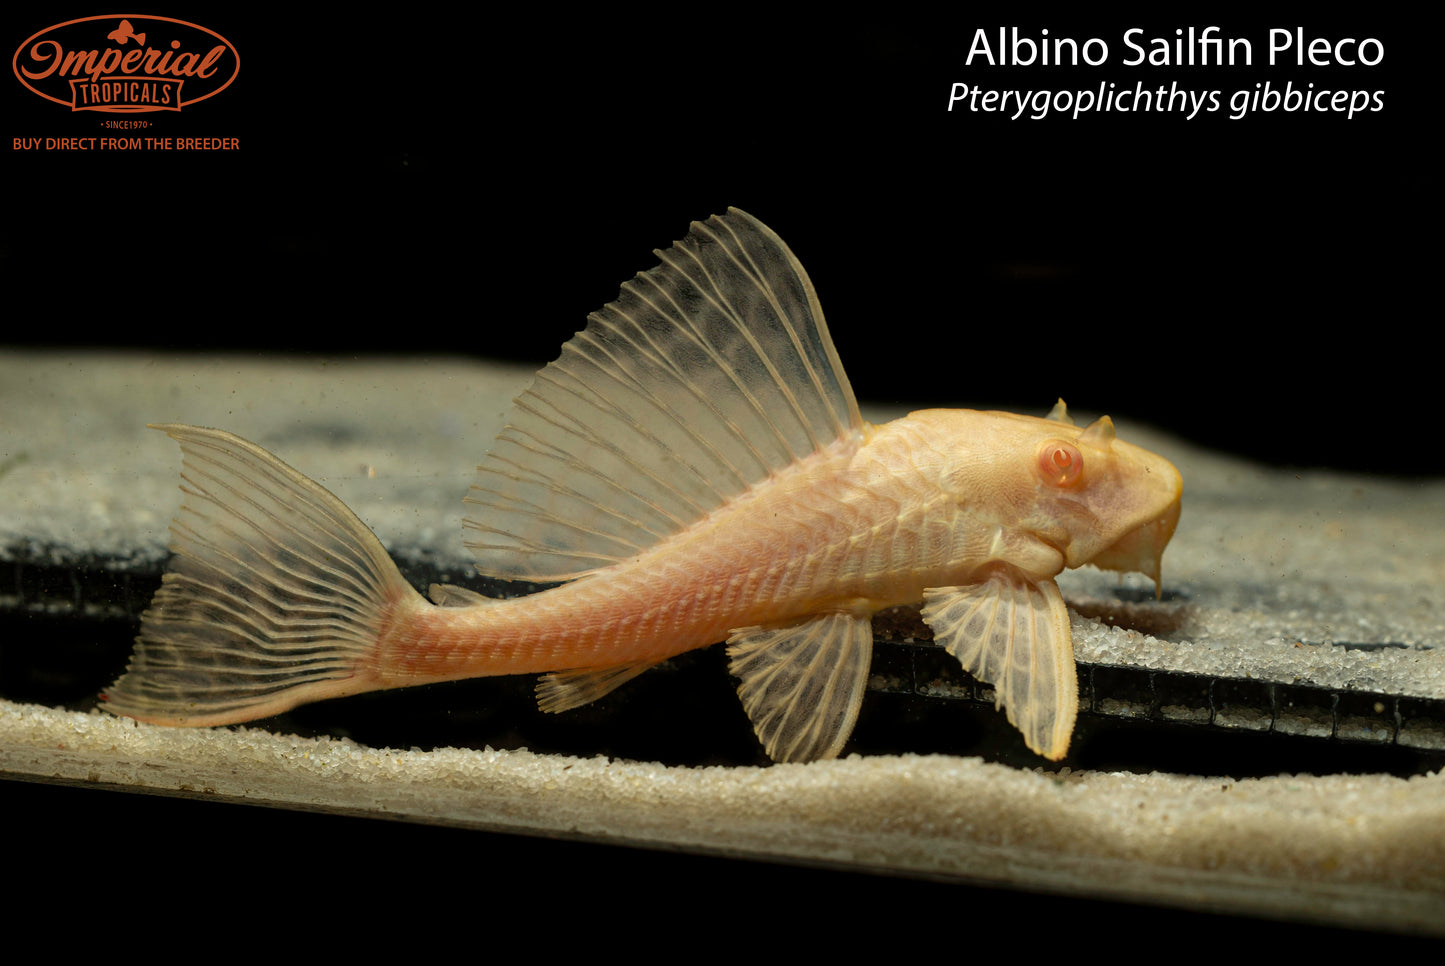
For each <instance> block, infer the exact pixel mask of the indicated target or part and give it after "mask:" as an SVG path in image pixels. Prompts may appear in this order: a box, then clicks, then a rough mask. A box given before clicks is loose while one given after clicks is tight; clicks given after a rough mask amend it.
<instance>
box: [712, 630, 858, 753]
mask: <svg viewBox="0 0 1445 966" xmlns="http://www.w3.org/2000/svg"><path fill="white" fill-rule="evenodd" d="M872 655H873V624H872V618H871V616H870V615H866V614H863V615H859V614H850V613H835V614H821V615H819V616H817V617H813V618H810V619H808V620H806V621H803V622H801V623H797V624H789V625H787V626H784V627H771V628H764V627H744V628H741V629H739V630H736V631H733V633H732V636H731V637H729V638H728V662H729V665H730V667H731V668H732V673H733V674H734V675H735V676H737V677H738V678H739V679H740V680H741V681H742V683H741V684H740V685H739V686H738V696H739V697H740V698H742V701H743V707H744V708H745V709H746V710H747V713H748V718H749V719H750V720H751V721H752V723H753V730H754V731H755V732H757V735H758V738H759V740H761V741H762V743H763V747H764V749H765V750H766V751H767V753H768V756H769V757H770V758H772V759H773V760H774V761H813V760H815V759H819V758H836V757H837V756H838V753H839V752H840V751H842V750H843V745H844V744H846V743H847V741H848V736H849V735H851V734H852V733H853V725H854V723H855V722H856V721H857V720H858V708H859V706H860V705H861V704H862V703H863V691H864V687H865V686H866V684H867V682H868V668H869V664H870V662H871V660H872Z"/></svg>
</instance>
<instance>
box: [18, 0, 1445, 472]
mask: <svg viewBox="0 0 1445 966" xmlns="http://www.w3.org/2000/svg"><path fill="white" fill-rule="evenodd" d="M87 12H89V11H87ZM167 14H168V15H171V16H175V17H177V18H180V19H186V18H188V17H190V18H194V19H195V20H196V21H197V22H201V23H204V24H206V25H207V26H210V27H211V29H213V30H215V31H217V32H218V33H220V34H222V35H223V36H225V37H226V38H227V39H229V40H230V41H231V42H232V43H233V44H235V45H236V47H237V49H238V50H239V51H240V54H241V61H242V64H241V73H240V76H239V78H238V79H237V81H236V83H235V84H233V85H232V87H231V88H230V89H228V90H226V91H224V92H223V93H222V94H221V95H219V96H217V97H215V98H212V99H211V100H209V101H205V102H202V103H200V104H197V105H194V106H192V107H190V108H187V110H186V111H184V112H182V113H180V114H163V115H152V117H158V122H157V123H158V125H159V128H158V129H164V132H165V133H170V134H173V135H174V136H191V137H196V136H225V137H238V138H239V139H240V143H241V149H240V150H239V151H236V152H210V153H205V154H198V153H196V152H187V153H180V152H174V153H171V154H155V153H151V154H142V155H130V156H125V157H120V156H117V155H115V154H101V153H98V152H96V153H91V152H86V153H84V154H82V153H81V152H70V153H68V154H63V155H58V154H56V153H53V152H52V153H46V154H43V155H42V154H37V153H28V154H26V155H24V156H18V155H17V152H15V151H14V150H13V149H11V142H12V139H13V137H15V136H22V135H23V136H77V135H81V136H84V135H88V134H94V133H97V132H96V128H97V125H98V119H99V118H100V117H102V116H101V115H91V114H85V113H78V114H71V113H69V112H67V111H65V110H64V109H63V108H60V107H58V106H56V105H54V104H50V103H47V102H44V101H41V100H40V99H39V98H36V97H35V96H34V95H32V94H30V93H29V92H28V91H26V90H24V89H23V88H22V87H20V86H19V85H18V84H17V83H13V82H12V83H10V84H6V85H3V87H4V90H5V95H4V105H5V117H6V123H5V125H4V127H5V131H4V137H5V139H6V140H5V147H6V149H7V151H6V154H7V155H8V156H7V157H6V162H7V163H8V164H9V165H10V166H11V168H12V169H13V171H14V173H13V174H12V176H11V177H10V178H9V179H7V183H8V184H10V185H11V186H12V189H11V194H12V199H11V201H12V206H13V207H12V217H11V218H9V219H7V221H8V224H9V225H10V228H9V230H8V231H7V236H8V237H7V238H6V241H5V247H4V248H3V250H0V272H4V273H5V274H6V275H7V276H9V282H8V284H7V286H6V288H7V300H8V301H9V306H8V311H6V312H5V317H6V320H5V323H4V334H3V339H4V341H7V342H13V343H31V344H34V343H41V344H58V343H64V344H74V343H77V342H78V343H82V344H90V345H105V346H144V347H147V348H154V349H158V350H163V349H178V348H179V349H237V350H244V351H248V352H265V353H292V352H307V353H317V352H319V353H326V354H340V355H350V354H356V353H371V354H377V353H379V354H401V353H428V354H434V353H462V354H468V355H476V356H500V357H506V358H513V359H518V360H525V361H528V362H533V363H538V364H540V363H543V362H546V361H548V360H550V359H551V358H554V357H555V355H556V352H557V349H558V347H559V346H560V344H561V343H562V342H563V341H565V339H566V338H567V337H568V336H570V334H571V333H572V332H574V331H576V330H577V329H579V328H581V327H582V325H583V324H584V323H585V318H586V315H587V313H588V312H590V311H591V310H593V309H594V308H596V307H598V306H600V305H601V304H603V303H604V302H606V301H609V300H610V299H612V298H613V297H615V295H616V292H617V286H618V285H619V284H620V283H621V282H622V281H624V280H625V279H627V278H629V277H630V276H631V275H632V274H634V273H635V272H637V271H640V270H642V269H645V268H648V267H650V266H651V265H652V264H654V263H655V259H654V258H653V256H652V254H651V251H652V249H654V248H659V247H666V246H667V245H668V244H669V243H670V242H671V241H672V240H674V239H676V238H679V237H681V236H682V235H683V234H684V233H685V232H686V230H687V225H688V223H689V222H690V221H691V220H693V219H698V218H704V217H706V216H707V215H709V214H712V213H715V212H720V211H722V210H723V209H724V208H725V207H726V206H728V205H736V206H738V207H741V208H744V209H746V210H748V211H750V212H751V213H753V214H754V215H756V216H758V217H759V218H761V219H762V220H763V221H765V222H766V223H768V224H769V225H770V226H771V227H773V228H774V229H775V230H776V231H777V232H778V233H779V234H780V235H781V236H782V237H783V238H784V239H786V240H787V241H788V243H789V244H790V246H791V247H792V248H793V250H794V251H795V252H796V253H797V255H798V256H799V258H800V259H801V261H802V262H803V264H804V265H805V266H806V267H807V268H808V270H809V272H810V274H811V275H812V278H813V280H814V282H815V284H816V286H817V289H818V291H819V293H820V297H821V299H822V302H823V305H824V308H825V310H826V312H827V315H828V320H829V324H830V326H831V328H832V331H833V334H834V338H835V341H836V343H837V345H838V349H839V352H840V354H841V356H842V358H843V361H844V364H845V366H847V368H848V371H849V374H850V376H851V378H852V379H853V382H854V384H855V388H856V389H857V392H858V395H859V397H860V398H861V399H865V400H870V401H877V402H903V403H907V404H919V405H934V404H952V405H967V406H975V407H980V408H1013V409H1017V410H1020V411H1026V412H1040V413H1041V412H1043V411H1045V410H1047V408H1048V407H1049V406H1050V405H1051V404H1052V402H1053V400H1054V398H1055V397H1056V396H1059V395H1062V396H1064V397H1065V398H1066V399H1068V400H1069V402H1070V404H1071V405H1073V406H1074V407H1075V408H1076V409H1080V410H1083V411H1086V412H1087V411H1108V412H1112V413H1114V414H1115V415H1119V416H1127V417H1130V418H1133V419H1137V420H1143V421H1147V422H1152V423H1154V424H1157V425H1160V426H1163V427H1165V428H1168V429H1171V430H1173V431H1175V432H1178V433H1180V434H1182V435H1183V436H1185V437H1186V438H1189V439H1192V440H1195V441H1199V442H1203V443H1206V444H1208V445H1211V446H1215V447H1218V448H1221V449H1225V450H1229V451H1234V452H1241V453H1245V454H1247V455H1250V456H1252V457H1254V458H1257V459H1260V460H1262V461H1264V462H1267V463H1272V464H1276V465H1286V466H1337V467H1345V468H1350V469H1359V470H1365V471H1373V472H1388V473H1434V472H1439V471H1440V470H1441V469H1442V468H1445V458H1442V455H1441V454H1442V451H1445V448H1442V447H1440V446H1438V445H1435V444H1434V443H1432V442H1431V440H1430V438H1429V435H1428V431H1426V432H1423V433H1422V424H1428V422H1429V413H1430V411H1431V406H1432V405H1433V403H1432V402H1431V394H1432V393H1433V390H1434V373H1435V369H1436V368H1437V362H1436V359H1437V357H1438V354H1439V353H1438V349H1437V348H1436V344H1435V330H1436V329H1437V328H1438V322H1436V321H1435V316H1436V315H1438V312H1437V311H1433V305H1432V303H1431V301H1430V300H1429V299H1428V294H1429V293H1428V290H1427V281H1426V278H1427V272H1430V271H1433V262H1434V261H1435V259H1433V258H1431V259H1429V264H1430V265H1431V267H1430V268H1429V269H1427V248H1433V247H1434V233H1435V232H1434V229H1435V227H1436V222H1437V214H1436V212H1437V201H1436V193H1435V191H1434V189H1433V188H1432V187H1431V184H1430V183H1429V182H1427V180H1426V174H1425V169H1426V163H1427V162H1426V158H1427V157H1429V156H1430V154H1429V152H1428V151H1427V148H1426V145H1425V131H1426V129H1427V124H1426V123H1425V121H1424V118H1426V117H1427V116H1429V115H1428V114H1427V101H1426V97H1425V90H1424V88H1423V84H1422V82H1421V81H1420V79H1419V78H1421V77H1422V76H1423V69H1422V65H1423V63H1424V61H1425V57H1426V56H1427V54H1428V51H1427V50H1426V49H1425V40H1424V38H1423V36H1422V34H1423V31H1421V30H1420V29H1419V28H1418V27H1417V26H1416V25H1413V24H1411V23H1410V22H1408V20H1406V19H1405V18H1403V17H1399V16H1389V15H1387V14H1384V13H1375V12H1373V11H1370V12H1362V13H1360V14H1359V15H1357V16H1352V17H1350V18H1346V19H1339V18H1336V19H1333V20H1332V19H1329V18H1326V17H1321V16H1315V15H1312V14H1300V13H1299V12H1297V11H1294V12H1279V13H1273V12H1262V13H1256V14H1254V15H1253V17H1252V19H1249V20H1243V19H1237V18H1236V19H1223V18H1221V17H1219V16H1217V15H1214V14H1213V12H1212V11H1209V10H1207V9H1206V10H1204V11H1202V12H1201V13H1199V14H1198V15H1195V16H1191V15H1190V13H1189V12H1187V11H1182V10H1181V11H1179V12H1177V13H1171V14H1168V15H1161V14H1159V13H1158V12H1157V11H1156V12H1153V13H1149V14H1145V15H1141V16H1139V17H1134V18H1131V17H1130V16H1128V15H1127V14H1124V13H1118V12H1111V13H1109V14H1100V15H1098V16H1091V17H1088V18H1083V17H1080V16H1078V15H1077V14H1075V15H1073V16H1059V15H1056V14H1049V13H1046V12H1043V11H1035V12H1033V13H1028V14H1024V13H1020V14H1017V15H1004V14H998V13H994V14H985V13H980V12H977V11H972V12H968V13H965V14H957V15H952V16H948V17H938V16H921V15H920V16H915V17H909V16H908V13H907V11H906V10H903V11H899V12H898V13H897V14H896V15H889V16H881V15H880V16H876V17H872V18H865V17H861V16H848V15H845V14H841V13H836V14H830V15H827V16H822V15H820V16H818V17H815V18H812V19H810V20H809V21H807V22H802V21H799V22H792V21H784V20H781V19H777V18H776V17H775V16H774V15H770V14H746V15H745V14H744V13H743V12H741V11H739V10H732V9H723V10H715V11H696V12H695V13H694V14H692V15H688V16H680V15H679V14H678V13H677V12H676V11H664V10H661V9H657V10H653V9H650V8H639V9H635V10H629V11H625V12H623V11H618V12H615V13H613V12H593V13H591V14H588V15H586V16H585V17H583V18H580V19H579V17H578V16H577V15H574V14H569V13H563V12H561V11H552V10H546V9H538V10H537V11H536V12H535V14H533V15H525V16H521V17H519V16H516V15H507V16H505V17H501V16H493V15H492V14H489V13H486V12H482V11H481V10H480V9H479V10H478V11H476V12H472V13H468V14H463V15H461V16H460V17H458V16H457V15H454V14H443V13H441V12H440V11H438V10H428V9H426V8H409V9H408V10H407V11H405V12H393V13H390V14H388V15H386V16H384V17H381V16H377V17H371V16H365V15H361V14H355V13H348V14H346V15H345V16H341V15H333V14H331V13H329V12H328V13H327V14H325V15H323V14H321V13H319V12H312V13H307V14H301V15H295V14H285V15H282V14H279V13H261V12H256V11H254V10H250V9H245V10H231V9H228V8H225V7H216V6H208V5H184V4H182V5H178V7H176V8H175V9H168V10H167ZM47 16H49V14H48V13H44V14H41V13H37V14H33V15H28V16H20V15H11V16H10V17H9V18H8V19H9V20H10V21H11V22H12V23H13V24H14V26H11V28H10V33H12V34H14V35H15V36H14V41H13V42H15V43H18V41H19V40H22V39H24V37H26V36H28V35H29V34H30V33H31V32H33V31H34V30H38V29H40V27H43V26H45V25H46V23H47V22H53V21H47V20H46V17H47ZM1209 24H1217V25H1219V26H1220V27H1221V33H1222V34H1223V35H1224V36H1225V37H1238V36H1242V37H1245V38H1247V39H1249V40H1250V41H1251V42H1252V43H1253V45H1254V55H1255V64H1254V66H1252V67H1245V66H1243V65H1236V66H1234V67H1228V66H1211V67H1207V68H1192V69H1191V68H1187V67H1185V68H1172V67H1171V68H1166V67H1149V66H1141V67H1125V66H1123V65H1122V61H1123V60H1124V59H1125V57H1126V56H1127V55H1128V53H1129V52H1128V51H1127V50H1126V49H1125V48H1124V46H1123V44H1122V41H1121V38H1122V36H1123V33H1124V30H1125V29H1126V28H1128V27H1130V26H1138V27H1141V28H1143V30H1144V34H1143V36H1144V37H1145V38H1148V37H1154V36H1163V37H1172V36H1173V30H1174V28H1175V27H1185V26H1190V25H1195V26H1206V25H1209ZM1004 25H1007V26H1017V27H1019V29H1020V31H1021V32H1022V33H1023V34H1024V35H1026V36H1030V37H1033V38H1036V39H1037V38H1039V37H1040V36H1041V34H1040V31H1041V29H1042V28H1045V27H1047V28H1048V29H1049V32H1050V36H1054V37H1058V36H1070V37H1074V38H1076V39H1078V40H1080V41H1082V40H1084V39H1086V38H1089V37H1099V38H1102V39H1104V40H1105V41H1106V42H1108V43H1109V45H1110V51H1111V56H1110V59H1109V63H1108V64H1107V65H1105V66H1102V67H1088V66H1082V65H1081V66H1078V67H1064V68H1044V67H1039V66H1033V67H1002V66H1000V67H989V66H988V65H987V64H984V63H981V62H975V64H974V65H973V66H971V67H968V66H965V64H964V61H965V56H966V54H967V51H968V48H969V45H970V44H971V42H972V39H973V31H974V30H975V29H976V28H978V27H984V28H986V29H987V30H988V31H989V36H990V37H991V38H992V37H993V36H994V34H995V32H996V29H997V27H999V26H1004ZM1272 26H1280V27H1286V28H1293V27H1295V26H1303V27H1304V28H1305V30H1306V33H1307V34H1308V35H1309V36H1311V37H1313V36H1323V37H1327V38H1330V39H1339V38H1341V37H1345V36H1351V37H1374V38H1377V39H1378V40H1380V41H1381V43H1382V44H1383V45H1384V49H1385V52H1386V55H1385V60H1384V62H1383V63H1382V64H1381V65H1379V66H1377V67H1364V66H1359V67H1353V68H1342V67H1335V68H1318V67H1308V66H1307V67H1304V68H1300V67H1296V66H1294V65H1293V63H1290V64H1289V65H1288V66H1281V67H1275V68H1270V67H1269V66H1268V65H1267V63H1266V57H1265V48H1266V43H1267V39H1268V28H1270V27H1272ZM1140 81H1142V82H1143V83H1144V85H1145V87H1146V88H1149V89H1154V88H1157V87H1158V86H1159V85H1165V86H1168V85H1169V84H1171V83H1178V84H1179V86H1180V87H1181V88H1187V89H1192V90H1196V91H1198V90H1219V91H1221V92H1222V95H1221V99H1222V100H1225V101H1227V99H1228V97H1229V95H1230V94H1231V93H1232V92H1233V91H1235V90H1239V89H1246V90H1253V89H1254V87H1255V85H1256V84H1261V83H1264V82H1268V83H1269V84H1271V85H1272V86H1274V87H1276V88H1278V87H1283V85H1284V84H1286V83H1293V84H1294V85H1295V86H1296V87H1302V86H1305V85H1307V84H1314V85H1315V87H1316V88H1317V89H1320V88H1328V89H1332V90H1333V89H1345V90H1368V91H1382V92H1383V94H1382V95H1381V97H1382V101H1383V104H1384V110H1383V111H1379V112H1371V113H1364V114H1359V115H1356V116H1355V117H1354V118H1353V119H1351V120H1347V119H1346V118H1345V117H1344V116H1342V115H1339V114H1333V113H1329V114H1323V115H1322V114H1319V113H1318V112H1311V113H1308V114H1302V113H1294V114H1286V113H1284V112H1278V111H1277V112H1274V113H1271V114H1252V115H1250V116H1248V117H1246V118H1244V119H1242V120H1237V121H1236V120H1230V119H1228V114H1229V111H1228V110H1227V109H1225V110H1221V111H1220V112H1218V113H1213V114H1204V115H1201V116H1199V117H1197V118H1195V119H1194V120H1186V118H1185V116H1184V115H1182V114H1180V113H1147V114H1146V113H1138V112H1135V113H1111V114H1105V113H1094V114H1091V115H1086V116H1084V117H1082V118H1081V119H1078V120H1073V119H1071V118H1068V117H1058V116H1051V117H1049V118H1048V119H1046V120H1042V121H1033V120H1028V119H1020V120H1017V121H1015V120H1011V119H1010V118H1009V117H1008V116H1007V115H1003V114H982V113H967V112H962V111H955V112H954V113H949V112H947V110H946V106H947V101H948V95H949V91H950V86H951V84H953V83H954V82H963V83H969V84H973V85H978V86H982V87H985V88H990V89H999V90H1011V89H1024V90H1039V89H1043V90H1057V89H1069V90H1081V89H1088V90H1097V88H1098V85H1099V84H1100V83H1101V82H1102V83H1106V84H1109V83H1112V84H1115V85H1117V88H1118V89H1125V88H1128V89H1132V88H1133V87H1134V85H1135V84H1136V83H1137V82H1140ZM1422 417H1423V418H1422Z"/></svg>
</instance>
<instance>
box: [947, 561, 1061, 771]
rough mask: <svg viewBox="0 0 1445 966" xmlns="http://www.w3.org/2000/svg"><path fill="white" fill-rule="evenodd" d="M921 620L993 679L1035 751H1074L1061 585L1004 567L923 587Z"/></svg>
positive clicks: (977, 673) (973, 668) (982, 676)
mask: <svg viewBox="0 0 1445 966" xmlns="http://www.w3.org/2000/svg"><path fill="white" fill-rule="evenodd" d="M923 620H924V622H925V623H926V624H928V626H929V627H931V628H933V634H934V638H935V639H936V640H937V641H938V642H939V643H940V644H942V645H943V646H944V648H946V649H947V650H948V653H950V654H952V655H953V656H954V657H956V658H958V661H959V663H960V664H962V665H963V667H964V669H965V670H966V671H968V672H969V673H970V674H972V675H973V676H974V677H976V678H978V679H979V680H980V681H985V682H987V683H989V684H992V685H993V686H994V688H995V690H996V693H997V701H996V703H997V704H999V705H1002V706H1003V707H1004V709H1005V710H1006V711H1007V712H1008V720H1009V722H1010V723H1012V724H1013V725H1014V727H1016V728H1018V729H1019V731H1021V732H1022V733H1023V736H1024V742H1025V743H1026V744H1027V745H1028V746H1029V748H1030V749H1031V750H1033V751H1034V752H1036V753H1038V754H1040V755H1043V756H1044V757H1045V758H1048V759H1050V760H1052V761H1058V760H1059V759H1060V758H1063V757H1064V755H1065V754H1067V753H1068V750H1069V740H1070V738H1071V737H1072V736H1073V732H1074V719H1075V718H1076V717H1077V715H1078V709H1079V683H1078V671H1077V669H1076V668H1075V666H1074V643H1073V637H1072V635H1071V633H1070V629H1069V611H1068V608H1067V607H1066V606H1065V604H1064V598H1063V597H1062V596H1061V595H1060V594H1059V588H1058V585H1057V584H1055V583H1054V582H1053V581H1052V580H1048V579H1044V580H1030V579H1029V578H1028V577H1026V576H1024V575H1023V574H1022V573H1019V572H1018V571H1016V570H1013V569H1012V568H1008V567H1000V568H998V569H996V570H994V571H993V572H992V573H991V574H990V575H989V577H988V578H987V579H986V580H983V581H981V582H979V583H976V584H969V585H967V586H963V587H939V588H932V589H929V590H925V591H924V592H923Z"/></svg>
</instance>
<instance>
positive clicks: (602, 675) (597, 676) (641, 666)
mask: <svg viewBox="0 0 1445 966" xmlns="http://www.w3.org/2000/svg"><path fill="white" fill-rule="evenodd" d="M663 660H666V659H665V658H659V659H658V660H656V661H641V662H639V663H637V664H619V665H617V666H616V667H604V668H584V669H581V670H576V671H554V672H552V673H551V674H544V675H542V677H541V679H540V680H539V681H538V682H537V707H539V708H541V709H542V710H543V711H547V712H552V713H555V712H558V711H571V710H572V709H573V708H580V707H582V706H583V705H584V704H591V703H592V702H593V701H596V700H597V699H598V698H600V697H603V696H604V695H608V694H611V693H612V692H613V691H615V690H617V689H618V688H620V687H622V686H623V685H624V684H626V683H627V682H628V681H631V680H632V679H633V678H635V677H637V676H638V675H639V674H641V673H642V672H643V671H646V670H647V669H648V668H650V667H655V666H657V665H658V664H661V663H662V661H663Z"/></svg>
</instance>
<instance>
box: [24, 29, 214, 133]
mask: <svg viewBox="0 0 1445 966" xmlns="http://www.w3.org/2000/svg"><path fill="white" fill-rule="evenodd" d="M132 17H133V18H135V19H136V20H153V21H160V22H163V23H174V24H180V25H181V26H182V27H190V28H191V29H192V30H199V31H201V32H202V33H206V34H210V35H211V36H212V37H215V38H216V39H217V40H219V41H220V42H221V43H222V44H224V45H225V47H226V49H227V50H229V51H230V52H231V56H232V57H234V58H235V59H236V65H235V67H234V68H233V69H232V70H231V76H230V77H228V78H226V83H224V84H222V85H221V86H220V87H217V88H216V89H215V90H213V91H207V92H206V93H204V94H202V95H201V96H199V97H193V98H191V99H190V100H188V101H180V102H178V103H177V104H176V108H175V109H176V110H179V109H181V108H183V107H189V106H190V105H192V104H199V103H200V102H201V101H204V100H207V99H209V98H212V97H215V96H216V95H217V94H219V93H221V91H223V90H225V89H226V88H228V87H230V86H231V84H233V83H234V82H235V80H236V77H237V76H239V75H240V73H241V52H240V51H239V50H237V49H236V45H235V44H233V43H231V42H230V41H229V40H227V39H226V38H225V37H222V36H221V35H220V34H218V33H216V32H215V31H214V30H212V29H211V28H209V27H203V26H201V25H200V24H198V23H191V22H190V21H189V20H177V19H176V18H175V17H152V16H150V15H149V14H136V13H131V14H118V13H107V14H100V15H97V16H94V17H77V18H76V19H74V20H67V21H65V23H57V24H51V25H50V26H49V27H46V28H44V29H43V30H39V31H37V32H35V33H33V34H31V35H30V36H29V37H26V38H25V39H24V40H23V41H21V42H20V46H19V47H16V48H15V56H14V57H12V58H11V59H10V70H11V72H12V73H13V74H14V75H15V79H16V80H18V81H19V82H20V83H21V84H23V85H24V86H25V89H26V90H28V91H30V93H32V94H36V95H38V96H40V97H43V98H45V99H46V100H47V101H53V102H55V103H56V104H60V105H61V106H63V107H68V108H70V109H71V110H72V111H74V110H77V108H76V107H75V105H74V104H73V103H72V102H70V101H66V100H62V99H61V98H59V97H55V96H54V95H51V94H47V93H45V92H44V91H42V90H39V89H37V88H35V87H34V86H32V85H31V84H30V82H29V81H27V80H26V79H25V77H24V76H23V75H22V74H21V73H20V55H21V54H22V53H23V52H24V51H25V48H26V47H28V46H29V45H30V44H32V43H34V42H35V41H36V40H39V39H40V38H42V37H44V36H45V35H46V34H48V33H50V32H52V31H55V30H61V29H63V28H65V27H72V26H74V25H75V24H78V23H88V22H90V21H92V20H126V19H129V18H132ZM107 39H109V38H107ZM57 46H58V44H57ZM149 110H155V109H154V108H152V109H149ZM107 113H144V111H134V110H132V111H110V112H107Z"/></svg>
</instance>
